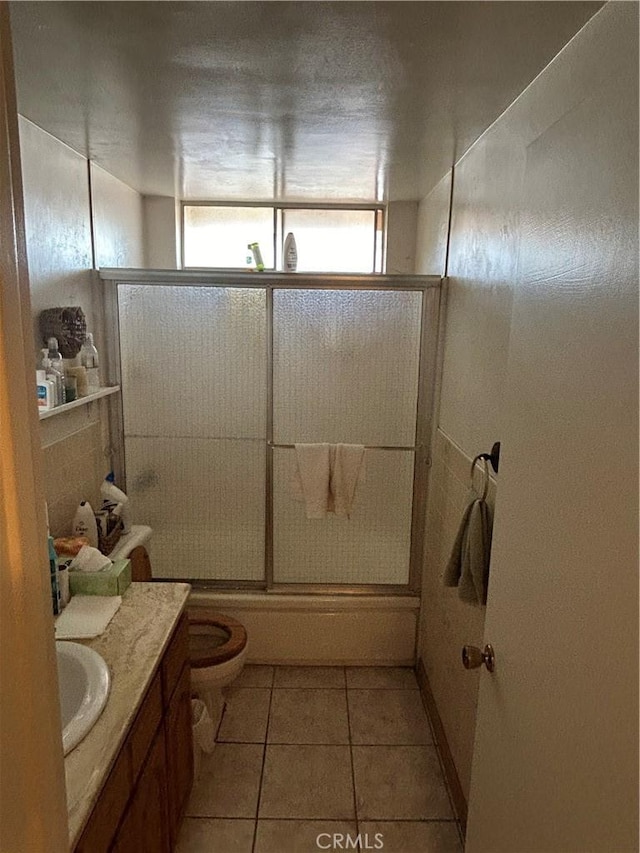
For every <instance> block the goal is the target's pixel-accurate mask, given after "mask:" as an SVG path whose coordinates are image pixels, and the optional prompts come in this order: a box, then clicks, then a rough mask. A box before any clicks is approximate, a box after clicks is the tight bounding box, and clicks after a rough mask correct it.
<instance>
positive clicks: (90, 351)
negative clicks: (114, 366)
mask: <svg viewBox="0 0 640 853" xmlns="http://www.w3.org/2000/svg"><path fill="white" fill-rule="evenodd" d="M80 363H81V364H82V366H83V367H84V368H85V369H86V371H87V384H88V386H89V389H88V390H89V394H95V392H96V391H99V390H100V371H99V367H100V359H99V358H98V350H97V349H96V348H95V346H94V344H93V335H92V334H91V332H88V333H87V334H86V335H85V338H84V343H83V344H82V348H81V349H80Z"/></svg>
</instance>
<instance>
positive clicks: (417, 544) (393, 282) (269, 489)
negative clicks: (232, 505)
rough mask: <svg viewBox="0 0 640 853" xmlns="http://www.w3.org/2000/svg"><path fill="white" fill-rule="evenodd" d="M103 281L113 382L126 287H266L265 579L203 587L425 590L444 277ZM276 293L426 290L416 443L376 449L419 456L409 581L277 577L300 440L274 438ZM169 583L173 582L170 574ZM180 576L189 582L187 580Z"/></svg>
mask: <svg viewBox="0 0 640 853" xmlns="http://www.w3.org/2000/svg"><path fill="white" fill-rule="evenodd" d="M97 282H98V284H99V285H100V286H101V288H102V296H103V299H102V305H101V317H100V318H99V319H100V323H101V331H102V339H103V341H104V342H105V345H106V368H107V375H108V381H109V384H110V385H121V379H122V371H121V356H120V325H119V314H118V285H120V284H122V285H129V284H133V285H144V284H149V285H155V286H167V287H176V286H178V287H179V286H191V287H236V288H238V287H239V288H243V287H244V288H250V289H253V290H255V289H264V291H265V299H266V368H267V377H266V379H267V387H266V421H265V432H266V436H265V461H266V470H265V524H264V580H260V581H248V580H244V581H240V580H238V581H234V580H229V579H224V580H221V579H211V580H208V579H205V578H193V579H191V580H190V581H189V582H190V583H191V585H192V586H194V587H195V588H198V587H199V588H203V589H217V590H220V591H222V590H245V591H247V592H252V591H253V592H255V591H261V592H267V593H288V594H307V595H308V594H318V595H326V594H331V595H336V594H338V595H339V594H346V595H353V594H360V595H362V594H369V595H372V594H373V595H381V594H383V595H407V594H417V593H419V592H420V587H421V575H422V564H423V558H424V538H425V524H426V504H427V486H428V477H429V468H430V466H431V458H430V446H431V437H432V430H433V425H434V415H435V412H434V407H435V398H436V386H437V360H438V347H439V341H438V335H439V326H440V302H441V292H442V283H443V279H442V278H440V276H423V275H380V274H375V273H374V274H371V275H326V274H322V275H320V274H305V273H252V272H238V271H237V270H221V269H218V270H213V269H211V270H206V269H198V270H143V269H118V268H109V269H101V270H99V271H98V272H97ZM274 290H363V291H376V290H379V291H386V292H394V291H396V292H403V291H404V292H414V293H415V292H418V293H421V294H422V310H421V317H420V339H419V355H418V389H417V403H416V418H415V439H414V444H413V445H408V446H405V445H402V446H399V445H386V446H378V445H376V446H375V448H373V449H376V450H385V451H402V452H413V453H414V466H413V491H412V505H411V538H410V551H409V580H408V583H407V584H341V583H287V582H284V583H283V582H279V583H278V582H275V581H274V565H273V451H274V448H280V447H289V446H291V447H293V445H282V444H274V441H273V366H274V365H273V293H274ZM112 400H113V402H112V405H111V406H110V407H109V431H110V436H111V446H110V448H109V450H110V455H111V458H112V468H113V471H114V472H115V475H116V479H117V481H118V482H121V483H124V484H125V490H126V467H125V450H124V411H123V405H122V390H121V393H120V394H118V395H115V397H114V398H112ZM161 580H163V581H170V580H173V579H172V578H162V579H161ZM175 580H181V581H184V580H185V579H184V578H176V579H175Z"/></svg>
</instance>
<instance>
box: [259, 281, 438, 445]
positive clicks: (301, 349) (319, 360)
mask: <svg viewBox="0 0 640 853" xmlns="http://www.w3.org/2000/svg"><path fill="white" fill-rule="evenodd" d="M421 306H422V294H421V293H411V292H406V291H405V292H401V291H396V292H388V291H370V290H364V291H363V290H360V291H354V290H350V291H339V290H329V291H327V290H276V291H275V292H274V321H273V326H274V329H273V343H274V441H275V442H276V443H277V444H293V443H297V442H318V441H328V442H346V443H352V444H367V445H413V443H414V440H415V422H416V405H417V389H418V361H419V352H420V319H421V317H420V314H421Z"/></svg>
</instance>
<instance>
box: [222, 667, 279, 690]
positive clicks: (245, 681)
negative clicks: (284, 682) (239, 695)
mask: <svg viewBox="0 0 640 853" xmlns="http://www.w3.org/2000/svg"><path fill="white" fill-rule="evenodd" d="M273 669H274V668H273V667H272V666H257V665H255V664H249V665H248V666H245V667H244V669H243V670H242V672H241V673H240V675H239V676H238V677H237V678H236V680H235V681H234V682H233V685H232V686H233V687H272V686H273Z"/></svg>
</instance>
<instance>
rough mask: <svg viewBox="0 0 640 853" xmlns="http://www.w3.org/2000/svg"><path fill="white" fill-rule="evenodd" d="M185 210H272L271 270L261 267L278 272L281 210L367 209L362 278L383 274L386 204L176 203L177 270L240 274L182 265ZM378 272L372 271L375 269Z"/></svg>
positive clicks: (266, 270) (200, 201) (280, 263)
mask: <svg viewBox="0 0 640 853" xmlns="http://www.w3.org/2000/svg"><path fill="white" fill-rule="evenodd" d="M185 207H253V208H255V207H267V208H271V209H272V210H273V258H274V263H275V267H265V272H276V273H277V272H281V271H282V270H280V269H278V267H279V266H282V243H283V240H284V234H283V233H282V231H283V229H282V221H283V215H282V211H284V210H365V211H366V210H369V211H371V212H372V213H373V214H374V217H373V270H372V271H371V273H365V275H377V274H384V270H385V266H386V255H387V251H386V249H387V245H386V244H387V205H386V204H381V203H376V202H368V203H367V202H353V203H341V204H326V203H325V204H323V203H322V202H304V201H298V202H284V201H212V200H198V201H186V200H184V199H183V200H181V201H180V269H183V270H204V269H215V270H227V271H229V272H237V271H244V270H246V267H197V266H186V265H185V258H184V246H185V215H184V209H185ZM378 265H379V267H380V269H376V266H378Z"/></svg>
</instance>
